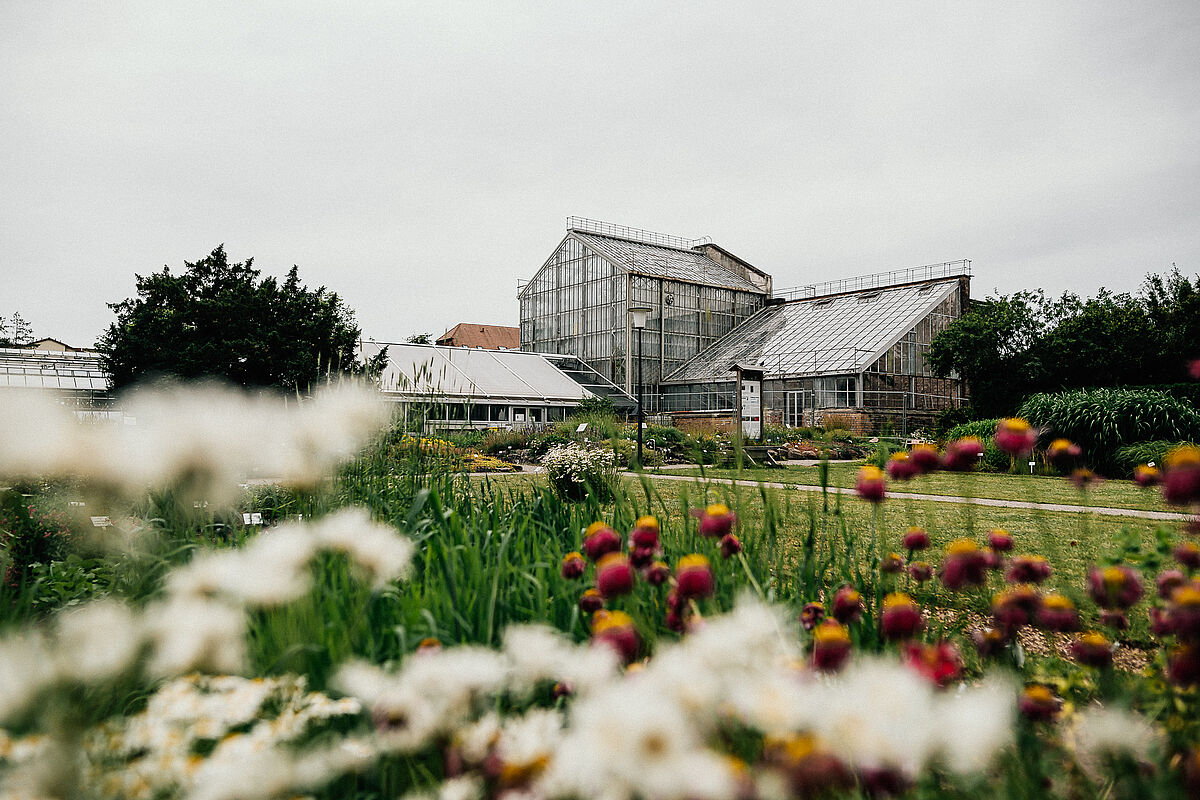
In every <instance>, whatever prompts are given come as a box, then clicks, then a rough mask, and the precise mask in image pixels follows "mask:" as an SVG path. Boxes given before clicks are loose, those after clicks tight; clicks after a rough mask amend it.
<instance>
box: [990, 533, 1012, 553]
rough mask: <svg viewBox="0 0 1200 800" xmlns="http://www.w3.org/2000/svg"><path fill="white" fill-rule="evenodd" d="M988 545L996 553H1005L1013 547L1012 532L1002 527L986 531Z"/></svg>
mask: <svg viewBox="0 0 1200 800" xmlns="http://www.w3.org/2000/svg"><path fill="white" fill-rule="evenodd" d="M988 547H990V548H992V549H993V550H995V551H996V552H997V553H1007V552H1008V551H1009V550H1012V549H1013V538H1012V534H1010V533H1009V532H1008V531H1006V530H1004V529H1003V528H996V529H995V530H990V531H988Z"/></svg>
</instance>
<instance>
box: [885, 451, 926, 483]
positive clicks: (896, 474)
mask: <svg viewBox="0 0 1200 800" xmlns="http://www.w3.org/2000/svg"><path fill="white" fill-rule="evenodd" d="M887 474H888V477H889V478H891V479H892V480H894V481H906V480H908V479H909V478H913V477H915V476H917V475H919V474H921V470H920V468H919V467H918V466H917V465H916V464H914V463H913V461H912V459H910V458H909V457H908V453H906V452H904V451H903V450H901V451H900V452H898V453H892V455H891V456H890V457H889V458H888V461H887Z"/></svg>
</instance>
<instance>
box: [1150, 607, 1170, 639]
mask: <svg viewBox="0 0 1200 800" xmlns="http://www.w3.org/2000/svg"><path fill="white" fill-rule="evenodd" d="M1147 613H1148V614H1149V616H1150V632H1151V633H1152V634H1154V635H1155V636H1174V635H1175V627H1174V625H1172V624H1171V623H1172V620H1171V615H1170V614H1169V613H1167V612H1166V611H1165V610H1164V609H1161V608H1158V607H1156V606H1151V607H1150V608H1149V609H1147Z"/></svg>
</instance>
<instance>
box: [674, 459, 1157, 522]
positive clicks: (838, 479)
mask: <svg viewBox="0 0 1200 800" xmlns="http://www.w3.org/2000/svg"><path fill="white" fill-rule="evenodd" d="M860 466H861V464H859V463H837V464H830V465H829V485H830V486H837V487H840V488H843V489H852V488H854V480H855V476H856V475H857V474H858V469H859V467H860ZM671 474H673V475H694V476H700V475H701V470H700V468H699V467H694V468H689V469H677V470H675V469H673V470H671ZM703 474H704V475H706V476H709V477H714V478H735V479H737V480H749V481H767V482H773V483H788V484H798V485H804V486H819V485H820V483H821V476H820V471H819V467H816V466H811V467H798V466H797V467H792V466H788V467H784V468H782V469H780V468H772V469H742V470H735V469H717V468H713V467H705V468H704V471H703ZM888 490H889V491H892V492H912V493H916V494H937V495H946V496H949V497H983V498H989V499H994V500H1021V501H1024V502H1031V503H1060V504H1063V505H1073V506H1080V505H1082V506H1093V507H1097V508H1132V509H1138V510H1141V511H1179V510H1180V509H1178V508H1174V507H1171V506H1168V505H1167V504H1166V503H1164V502H1163V499H1162V494H1161V493H1160V492H1159V491H1158V490H1157V489H1142V488H1141V487H1139V486H1137V485H1135V484H1134V483H1133V482H1132V481H1124V480H1102V481H1098V482H1096V483H1093V484H1091V485H1090V486H1089V487H1088V488H1087V489H1086V490H1084V491H1080V490H1079V489H1078V488H1076V487H1075V485H1074V484H1072V483H1071V482H1070V481H1068V480H1067V479H1065V478H1057V477H1048V476H1043V475H1008V474H998V473H988V472H978V473H962V472H934V473H932V474H929V475H922V476H920V477H918V478H913V479H912V480H910V481H889V482H888Z"/></svg>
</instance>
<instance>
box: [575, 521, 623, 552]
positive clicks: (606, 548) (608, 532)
mask: <svg viewBox="0 0 1200 800" xmlns="http://www.w3.org/2000/svg"><path fill="white" fill-rule="evenodd" d="M620 549H621V537H620V536H618V535H617V532H616V531H614V530H613V529H612V528H610V527H608V526H607V525H605V524H604V523H603V522H593V523H592V524H591V525H589V526H588V529H587V532H586V534H585V535H584V539H583V554H584V555H586V556H587V557H588V558H589V559H591V560H592V561H599V560H600V559H601V558H603V557H604V556H606V555H608V554H609V553H615V552H617V551H618V550H620Z"/></svg>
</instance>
